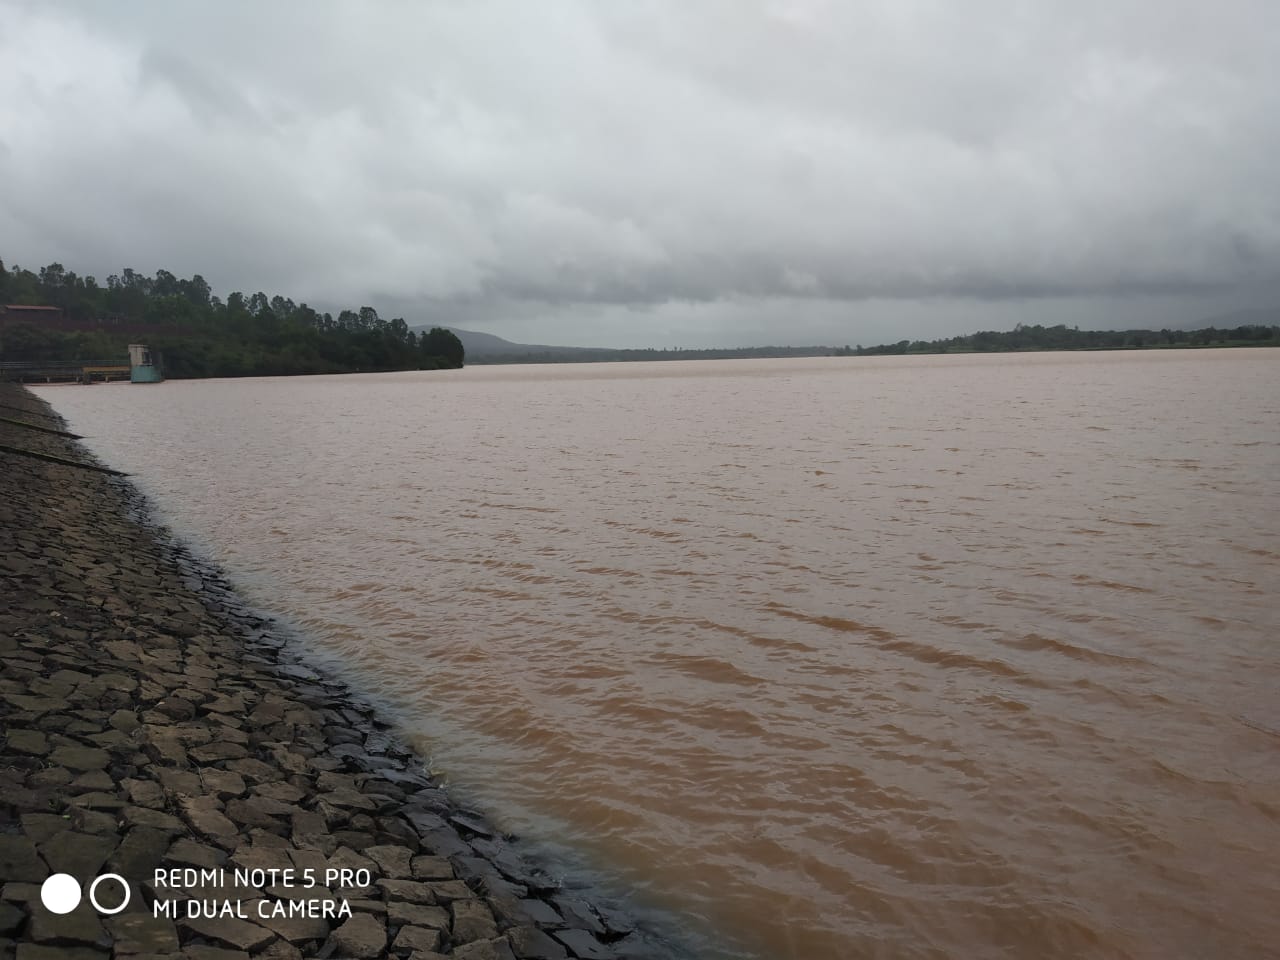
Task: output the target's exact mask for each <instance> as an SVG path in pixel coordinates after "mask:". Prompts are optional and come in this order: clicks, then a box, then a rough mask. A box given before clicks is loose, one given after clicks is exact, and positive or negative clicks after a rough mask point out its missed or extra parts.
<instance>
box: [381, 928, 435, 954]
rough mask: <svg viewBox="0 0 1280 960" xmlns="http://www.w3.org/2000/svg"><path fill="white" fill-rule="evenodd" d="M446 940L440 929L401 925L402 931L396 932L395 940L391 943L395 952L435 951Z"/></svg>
mask: <svg viewBox="0 0 1280 960" xmlns="http://www.w3.org/2000/svg"><path fill="white" fill-rule="evenodd" d="M443 942H444V934H443V933H441V932H440V931H439V930H436V929H433V928H431V927H408V926H406V927H401V928H400V932H399V933H398V934H396V939H395V941H394V942H393V943H392V944H391V950H392V952H394V953H403V952H404V951H406V950H408V951H418V950H422V951H426V952H428V953H433V952H435V951H437V950H439V949H440V945H441V943H443Z"/></svg>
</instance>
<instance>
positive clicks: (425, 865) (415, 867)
mask: <svg viewBox="0 0 1280 960" xmlns="http://www.w3.org/2000/svg"><path fill="white" fill-rule="evenodd" d="M410 871H411V876H412V877H413V879H415V880H453V879H454V877H455V874H454V872H453V865H452V864H451V863H449V861H448V860H446V859H445V858H444V857H429V856H425V855H424V856H420V857H414V858H413V860H412V861H411V862H410Z"/></svg>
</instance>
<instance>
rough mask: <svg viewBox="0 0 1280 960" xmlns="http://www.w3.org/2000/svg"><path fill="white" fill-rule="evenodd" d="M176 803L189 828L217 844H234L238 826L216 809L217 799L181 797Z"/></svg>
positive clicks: (237, 834) (238, 829)
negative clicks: (189, 825)
mask: <svg viewBox="0 0 1280 960" xmlns="http://www.w3.org/2000/svg"><path fill="white" fill-rule="evenodd" d="M178 805H179V806H180V807H181V808H182V815H183V816H184V817H185V818H186V820H187V822H188V823H189V824H191V828H192V829H193V830H195V831H196V833H198V834H200V835H201V836H204V837H208V838H210V839H211V840H213V841H214V843H218V844H219V846H226V845H227V844H231V846H232V847H234V846H235V843H236V842H237V838H238V837H239V835H240V828H239V827H237V826H236V825H235V824H234V823H232V822H231V821H230V820H228V819H227V817H226V816H225V815H224V814H223V812H222V811H221V810H219V809H218V801H217V798H215V797H207V796H206V797H181V798H180V799H179V800H178Z"/></svg>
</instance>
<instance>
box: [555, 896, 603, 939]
mask: <svg viewBox="0 0 1280 960" xmlns="http://www.w3.org/2000/svg"><path fill="white" fill-rule="evenodd" d="M552 902H553V903H554V904H555V905H556V909H557V910H559V911H560V913H561V914H562V915H563V916H564V919H565V923H566V925H568V926H570V927H578V928H579V929H582V930H590V931H591V932H592V933H597V934H603V933H604V932H605V928H604V924H603V923H601V922H600V920H599V918H598V917H596V914H595V911H594V910H592V908H591V904H589V903H587V902H586V901H585V900H579V899H577V898H575V897H554V898H553V899H552Z"/></svg>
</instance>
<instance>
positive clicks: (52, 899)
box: [40, 873, 132, 916]
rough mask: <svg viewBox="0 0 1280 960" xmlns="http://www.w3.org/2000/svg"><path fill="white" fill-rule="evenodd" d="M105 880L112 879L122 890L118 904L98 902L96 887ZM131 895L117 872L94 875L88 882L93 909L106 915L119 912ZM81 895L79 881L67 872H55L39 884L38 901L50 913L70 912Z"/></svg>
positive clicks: (76, 904) (127, 902) (126, 904)
mask: <svg viewBox="0 0 1280 960" xmlns="http://www.w3.org/2000/svg"><path fill="white" fill-rule="evenodd" d="M105 880H114V881H115V882H116V883H118V884H120V887H121V889H123V890H124V899H123V900H121V901H120V903H119V905H117V906H114V907H104V906H103V905H102V904H101V903H99V902H98V887H99V886H100V885H101V884H102V883H103V881H105ZM131 895H132V891H131V890H130V889H129V884H128V882H127V881H126V880H125V878H124V877H122V876H120V874H118V873H104V874H103V875H102V876H100V877H95V878H94V881H93V883H91V884H89V902H90V903H91V904H93V909H95V910H97V911H98V912H99V913H102V914H106V915H107V916H110V915H111V914H113V913H119V912H120V911H121V910H123V909H124V908H125V907H127V906H128V905H129V898H130V896H131ZM82 896H83V894H82V893H81V890H80V881H79V880H77V879H76V878H75V877H73V876H71V874H69V873H55V874H54V875H53V876H51V877H49V878H48V879H47V880H45V882H44V883H43V884H41V886H40V902H41V903H43V904H44V908H45V909H46V910H48V911H49V912H50V913H59V914H61V913H70V912H71V911H72V910H74V909H75V908H76V907H78V906H80V899H81V897H82Z"/></svg>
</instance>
